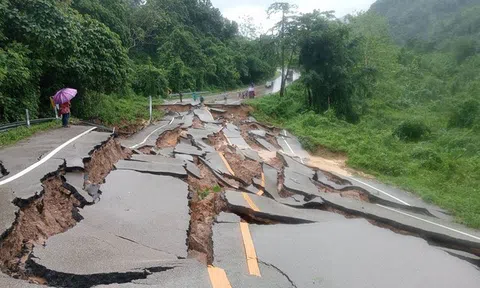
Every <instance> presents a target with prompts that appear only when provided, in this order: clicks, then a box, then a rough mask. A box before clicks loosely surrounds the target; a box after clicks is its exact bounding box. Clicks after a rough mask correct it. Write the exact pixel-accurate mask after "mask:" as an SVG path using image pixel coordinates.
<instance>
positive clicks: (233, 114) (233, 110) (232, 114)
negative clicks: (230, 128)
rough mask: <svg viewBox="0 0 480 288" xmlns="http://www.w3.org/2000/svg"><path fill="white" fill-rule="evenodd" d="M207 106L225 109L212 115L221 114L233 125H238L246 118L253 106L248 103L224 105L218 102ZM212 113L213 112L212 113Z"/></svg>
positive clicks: (218, 115)
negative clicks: (223, 111)
mask: <svg viewBox="0 0 480 288" xmlns="http://www.w3.org/2000/svg"><path fill="white" fill-rule="evenodd" d="M208 106H209V107H214V108H218V109H222V110H226V111H227V112H225V113H214V112H212V115H213V116H214V117H220V116H222V117H223V118H224V119H226V120H228V121H229V122H232V123H233V124H235V125H237V126H238V125H240V124H241V123H242V121H244V120H246V119H247V118H248V116H249V114H250V112H251V111H253V108H252V107H250V106H248V105H239V106H224V105H219V104H210V105H208ZM213 113H214V114H213Z"/></svg>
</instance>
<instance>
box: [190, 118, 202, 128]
mask: <svg viewBox="0 0 480 288" xmlns="http://www.w3.org/2000/svg"><path fill="white" fill-rule="evenodd" d="M203 127H204V126H203V122H202V121H201V120H200V118H198V116H194V117H193V122H192V128H195V129H201V128H203Z"/></svg>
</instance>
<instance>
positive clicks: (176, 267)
mask: <svg viewBox="0 0 480 288" xmlns="http://www.w3.org/2000/svg"><path fill="white" fill-rule="evenodd" d="M169 264H170V265H172V269H169V270H166V271H161V272H154V273H152V274H150V275H148V276H147V278H146V279H137V280H133V281H132V282H130V283H123V284H118V283H115V284H111V285H99V286H95V288H114V287H120V288H146V287H148V288H180V287H195V288H211V287H212V286H211V284H210V279H209V276H208V271H207V267H206V266H205V265H203V264H202V263H200V262H198V261H197V260H194V259H185V260H178V261H176V262H172V263H169Z"/></svg>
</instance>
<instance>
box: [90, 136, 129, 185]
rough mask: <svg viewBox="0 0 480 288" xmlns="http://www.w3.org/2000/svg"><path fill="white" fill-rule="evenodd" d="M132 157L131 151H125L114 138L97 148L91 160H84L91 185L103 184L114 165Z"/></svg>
mask: <svg viewBox="0 0 480 288" xmlns="http://www.w3.org/2000/svg"><path fill="white" fill-rule="evenodd" d="M131 155H132V152H131V151H130V150H129V149H123V148H122V146H121V145H120V142H118V141H117V140H116V139H114V138H110V139H109V140H107V142H105V143H103V144H102V145H101V146H100V147H96V149H95V150H94V152H93V153H92V154H91V156H90V158H89V159H84V161H83V162H84V163H85V170H86V173H87V174H88V180H89V181H90V182H91V183H95V184H101V183H103V180H104V179H105V177H106V176H107V175H108V173H110V171H111V170H112V169H113V165H114V164H115V163H117V162H118V160H120V159H126V158H128V157H130V156H131Z"/></svg>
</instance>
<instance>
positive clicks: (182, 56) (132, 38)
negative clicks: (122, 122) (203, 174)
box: [0, 0, 277, 122]
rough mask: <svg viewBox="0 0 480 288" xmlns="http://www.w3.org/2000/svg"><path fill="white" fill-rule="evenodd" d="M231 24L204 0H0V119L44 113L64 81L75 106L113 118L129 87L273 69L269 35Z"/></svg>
mask: <svg viewBox="0 0 480 288" xmlns="http://www.w3.org/2000/svg"><path fill="white" fill-rule="evenodd" d="M238 31H239V27H238V24H237V23H235V22H232V21H229V20H227V19H225V18H223V17H222V15H221V14H220V12H219V10H218V9H216V8H214V7H213V6H212V5H211V3H210V1H209V0H149V1H141V0H0V122H11V121H14V120H19V119H22V118H24V113H25V112H24V111H25V109H29V110H30V114H31V116H32V117H33V118H35V117H39V116H47V115H50V117H51V115H52V112H51V108H50V107H49V105H50V102H49V100H48V99H49V97H50V96H52V94H54V93H55V91H57V90H58V89H60V88H63V87H66V86H67V87H72V88H76V89H78V90H79V96H77V97H76V99H75V102H74V103H73V104H74V105H73V114H74V115H75V116H77V117H82V118H87V119H91V118H105V119H100V120H103V121H106V122H111V121H112V120H113V119H114V118H115V119H117V118H118V117H114V116H118V115H115V114H120V113H119V111H115V108H116V105H117V106H118V105H120V104H121V103H124V104H125V105H126V106H128V105H130V103H131V102H134V101H133V100H132V101H130V102H129V101H128V100H129V99H132V97H138V96H136V95H141V96H150V95H151V96H165V95H166V94H167V93H168V92H174V93H175V92H181V91H195V90H197V91H199V90H205V89H218V90H225V89H228V88H233V87H236V86H238V85H242V84H247V83H250V82H257V81H259V80H263V79H265V78H268V77H271V76H272V75H273V74H274V73H275V69H276V61H277V60H276V58H275V57H276V56H275V55H276V54H275V53H272V49H275V47H274V43H273V42H272V39H271V38H270V37H267V36H264V37H260V38H258V39H255V40H249V39H247V38H245V37H242V36H240V35H239V32H238ZM119 103H120V104H119Z"/></svg>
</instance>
